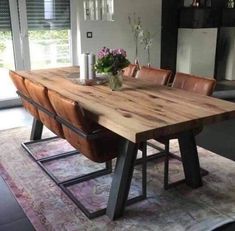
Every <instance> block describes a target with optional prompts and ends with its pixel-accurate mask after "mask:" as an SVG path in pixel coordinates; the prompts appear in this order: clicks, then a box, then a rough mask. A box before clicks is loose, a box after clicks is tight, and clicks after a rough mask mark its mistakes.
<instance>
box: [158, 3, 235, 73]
mask: <svg viewBox="0 0 235 231" xmlns="http://www.w3.org/2000/svg"><path fill="white" fill-rule="evenodd" d="M227 1H228V0H211V2H209V3H208V2H207V1H206V0H201V1H200V3H201V6H202V7H198V8H197V7H184V1H183V0H162V33H161V67H162V68H168V69H171V70H173V71H175V70H176V62H177V60H176V58H177V40H178V28H195V29H196V28H218V33H217V46H216V57H215V72H214V75H215V77H216V76H217V67H218V66H219V65H220V63H219V62H218V51H217V48H218V41H219V38H220V36H221V35H220V34H221V32H220V31H221V29H220V28H221V27H235V9H227V8H225V7H226V5H227ZM208 5H211V7H210V8H209V7H208V8H207V7H206V6H208Z"/></svg>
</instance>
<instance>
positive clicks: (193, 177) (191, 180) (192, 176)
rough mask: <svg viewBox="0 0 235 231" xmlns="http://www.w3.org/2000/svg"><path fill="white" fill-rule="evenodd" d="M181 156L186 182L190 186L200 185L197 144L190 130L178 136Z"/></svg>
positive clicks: (196, 186)
mask: <svg viewBox="0 0 235 231" xmlns="http://www.w3.org/2000/svg"><path fill="white" fill-rule="evenodd" d="M179 145H180V152H181V158H182V162H183V167H184V174H185V181H186V184H187V185H189V186H190V187H192V188H198V187H200V186H202V178H201V174H200V164H199V159H198V152H197V146H196V142H195V137H194V135H193V132H192V131H185V132H183V133H182V134H180V136H179Z"/></svg>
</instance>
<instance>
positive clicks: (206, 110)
mask: <svg viewBox="0 0 235 231" xmlns="http://www.w3.org/2000/svg"><path fill="white" fill-rule="evenodd" d="M15 73H16V74H18V75H20V76H22V77H24V78H27V79H30V80H32V81H35V82H38V83H40V84H42V85H44V86H45V87H47V88H48V89H52V90H54V91H57V92H59V93H60V94H62V95H64V96H65V97H67V98H70V99H72V100H75V101H78V102H79V103H80V105H81V106H82V107H83V108H84V109H85V110H86V111H87V113H88V115H89V116H90V118H91V119H92V120H94V121H95V122H97V123H98V124H100V125H102V126H104V127H105V128H107V129H109V130H111V131H113V132H115V133H117V134H118V135H120V136H121V137H122V139H121V142H120V150H119V155H118V157H117V161H116V166H115V170H114V174H113V180H112V185H111V190H110V193H109V200H108V205H107V209H106V214H107V215H108V216H109V218H110V219H116V218H118V217H121V216H122V215H123V212H124V209H125V204H126V201H127V197H128V193H129V189H130V184H131V179H132V175H133V169H134V163H135V160H136V155H137V150H138V145H139V144H140V143H141V142H145V141H147V140H149V139H152V138H157V137H160V136H164V135H170V134H173V133H179V145H180V151H181V157H182V162H183V168H184V173H185V179H186V180H185V181H186V184H187V185H188V186H190V187H192V188H197V187H200V186H201V185H202V179H201V175H200V164H199V159H198V152H197V146H196V142H195V137H194V134H193V132H192V131H193V129H195V128H197V127H200V126H204V125H207V124H211V123H215V122H219V121H223V120H227V119H230V118H233V117H235V104H234V103H232V102H228V101H223V100H220V99H216V98H213V97H208V96H202V95H200V94H196V93H191V92H187V91H184V90H180V89H176V88H172V87H166V86H156V85H153V84H152V83H151V82H145V81H142V80H138V79H135V78H124V80H123V87H122V88H121V89H120V90H119V91H112V90H111V89H110V88H109V87H108V86H107V84H103V85H91V86H84V85H81V84H79V67H75V66H74V67H64V68H52V69H44V70H33V71H16V72H15ZM41 129H42V128H41V126H40V123H37V121H36V120H35V121H34V124H33V127H32V133H31V138H32V139H40V138H41ZM156 177H157V176H156Z"/></svg>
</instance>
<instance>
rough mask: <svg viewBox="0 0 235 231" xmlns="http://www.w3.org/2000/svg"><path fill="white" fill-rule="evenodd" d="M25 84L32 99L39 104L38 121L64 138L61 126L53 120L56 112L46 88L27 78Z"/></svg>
mask: <svg viewBox="0 0 235 231" xmlns="http://www.w3.org/2000/svg"><path fill="white" fill-rule="evenodd" d="M25 86H26V89H27V90H28V92H29V95H30V97H31V98H32V100H33V101H34V102H35V103H37V104H38V105H39V106H40V108H39V110H38V114H39V119H40V121H41V122H42V123H43V124H44V125H45V126H46V127H47V128H48V129H50V130H51V131H52V132H53V133H55V134H56V135H57V136H59V137H61V138H64V133H63V130H62V126H61V124H60V123H59V122H58V121H56V120H55V117H56V113H55V110H54V109H53V107H52V105H51V103H50V101H49V99H48V96H47V88H46V87H44V86H43V85H41V84H39V83H35V82H32V81H30V80H28V79H25Z"/></svg>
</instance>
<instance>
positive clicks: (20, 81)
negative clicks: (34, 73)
mask: <svg viewBox="0 0 235 231" xmlns="http://www.w3.org/2000/svg"><path fill="white" fill-rule="evenodd" d="M10 77H11V79H12V82H13V83H14V85H15V87H16V89H17V91H18V94H19V96H20V98H21V101H22V104H23V106H24V108H25V109H26V110H27V111H28V112H29V113H30V114H31V115H32V116H33V117H35V118H36V119H39V115H38V110H37V108H36V107H35V106H34V105H33V104H32V103H30V95H29V93H28V91H27V89H26V86H25V82H24V81H25V80H24V78H22V77H21V76H19V75H16V74H15V73H13V72H10Z"/></svg>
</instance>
